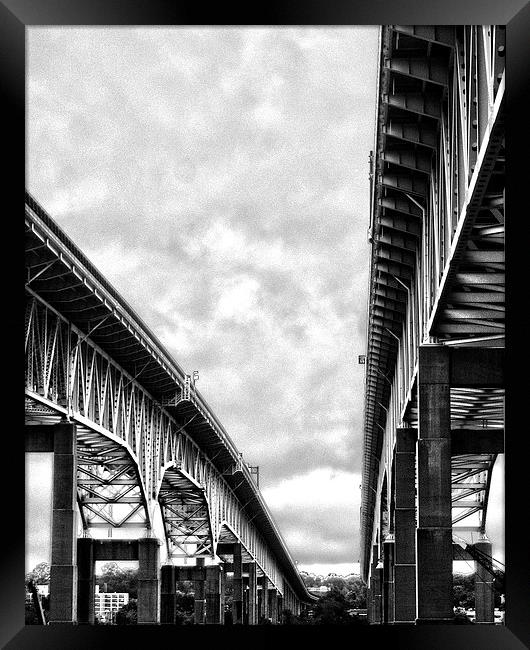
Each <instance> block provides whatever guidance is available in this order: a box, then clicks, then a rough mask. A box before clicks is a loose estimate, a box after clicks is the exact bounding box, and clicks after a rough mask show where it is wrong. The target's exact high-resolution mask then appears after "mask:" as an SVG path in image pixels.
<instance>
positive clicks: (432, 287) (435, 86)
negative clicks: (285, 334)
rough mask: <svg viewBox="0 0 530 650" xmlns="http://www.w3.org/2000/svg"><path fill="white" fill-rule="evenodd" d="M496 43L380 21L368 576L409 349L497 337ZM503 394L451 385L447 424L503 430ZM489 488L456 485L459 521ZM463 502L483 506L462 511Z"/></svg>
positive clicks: (500, 89) (413, 353) (478, 517)
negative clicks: (465, 492) (466, 491)
mask: <svg viewBox="0 0 530 650" xmlns="http://www.w3.org/2000/svg"><path fill="white" fill-rule="evenodd" d="M504 53H505V43H504V29H503V27H499V26H491V25H490V26H459V27H453V26H401V25H392V26H385V27H382V29H381V38H380V68H379V80H378V84H379V101H378V112H377V125H376V146H375V152H374V154H373V155H372V156H371V170H370V175H371V179H372V186H371V187H372V210H371V219H370V229H369V241H370V242H371V244H372V256H371V270H370V302H369V317H368V334H367V339H368V350H367V363H366V395H365V409H364V452H363V454H364V455H363V479H362V480H363V484H362V497H361V501H362V504H361V545H362V549H361V558H360V559H361V567H362V573H363V576H364V577H365V578H366V577H367V575H368V570H369V563H370V552H371V549H372V545H373V543H374V539H376V537H377V526H378V522H377V517H375V516H374V511H375V509H376V507H377V503H379V501H380V499H381V490H382V483H383V479H382V477H383V475H384V473H385V470H386V469H388V468H389V467H390V466H391V463H392V449H393V445H394V435H395V434H394V430H395V427H397V426H415V425H416V419H417V412H416V394H415V391H416V383H415V379H416V373H417V350H418V346H419V345H420V343H423V342H439V343H444V342H445V343H447V344H455V345H475V346H500V347H503V345H504V167H505V151H504V122H503V119H504V118H503V114H504ZM396 292H398V293H396ZM502 402H503V391H502V390H496V391H487V390H469V391H467V392H466V390H465V389H453V390H452V392H451V419H452V422H453V426H465V423H466V422H475V426H476V422H477V421H478V422H480V421H484V422H487V426H502V422H503V413H502ZM494 460H495V458H494V456H484V458H483V459H482V461H484V464H481V465H480V467H481V468H482V469H481V471H483V472H485V474H484V476H483V478H484V480H481V481H480V484H481V485H484V486H487V485H489V478H490V477H491V470H492V467H493V463H494ZM482 461H477V462H479V464H480V463H482ZM453 462H454V472H455V475H458V472H457V469H456V468H457V466H458V463H459V460H458V458H455V459H454V461H453ZM454 485H455V486H456V485H458V481H455V484H454ZM487 493H488V488H486V487H484V488H482V489H481V490H479V491H478V492H474V493H473V497H472V498H470V499H464V500H462V498H461V497H460V494H461V491H460V490H459V489H458V488H457V487H455V488H454V490H453V502H454V504H457V502H458V505H455V510H454V512H455V520H456V519H458V521H457V522H456V523H457V524H460V522H462V520H465V519H466V517H468V518H469V519H474V524H473V525H472V526H468V527H467V528H469V529H473V530H475V529H477V530H478V529H483V527H484V524H485V514H486V505H487ZM470 500H473V501H476V502H477V503H479V504H481V505H480V507H479V506H477V505H475V506H473V508H464V507H462V504H463V503H464V504H465V503H466V501H470ZM466 513H468V514H466ZM464 523H468V522H467V521H465V522H464ZM475 524H476V525H475ZM477 527H478V528H477Z"/></svg>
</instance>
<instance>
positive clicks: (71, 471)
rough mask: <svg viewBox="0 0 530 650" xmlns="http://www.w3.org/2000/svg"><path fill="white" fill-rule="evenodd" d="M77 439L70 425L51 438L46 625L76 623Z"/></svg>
mask: <svg viewBox="0 0 530 650" xmlns="http://www.w3.org/2000/svg"><path fill="white" fill-rule="evenodd" d="M76 508H77V439H76V429H75V425H73V424H57V425H55V427H54V434H53V510H52V558H51V559H52V561H51V567H50V623H51V624H57V623H70V624H71V623H75V622H76V620H77V521H76Z"/></svg>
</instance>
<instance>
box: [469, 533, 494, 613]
mask: <svg viewBox="0 0 530 650" xmlns="http://www.w3.org/2000/svg"><path fill="white" fill-rule="evenodd" d="M473 546H474V547H475V549H476V550H477V551H481V552H482V553H484V554H485V555H486V556H488V557H491V542H490V541H489V540H487V539H482V540H480V541H478V542H475V544H473ZM489 566H490V568H491V562H489ZM493 582H494V581H493V576H492V575H491V573H490V572H489V571H488V570H487V569H486V567H484V566H483V565H482V564H480V563H479V562H477V561H475V623H477V624H478V623H480V624H481V625H488V624H489V625H493V623H494V622H495V598H494V589H493Z"/></svg>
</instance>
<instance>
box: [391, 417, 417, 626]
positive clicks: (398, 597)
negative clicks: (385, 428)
mask: <svg viewBox="0 0 530 650" xmlns="http://www.w3.org/2000/svg"><path fill="white" fill-rule="evenodd" d="M416 438H417V431H416V429H412V428H400V429H397V430H396V455H395V509H394V541H395V544H394V623H396V624H400V623H405V624H412V623H414V622H415V621H416V496H415V473H416Z"/></svg>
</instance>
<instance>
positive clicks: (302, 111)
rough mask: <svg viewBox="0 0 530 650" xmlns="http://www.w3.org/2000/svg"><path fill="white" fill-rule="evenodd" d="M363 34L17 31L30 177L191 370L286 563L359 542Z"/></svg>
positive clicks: (369, 83) (373, 62)
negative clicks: (252, 482) (260, 498)
mask: <svg viewBox="0 0 530 650" xmlns="http://www.w3.org/2000/svg"><path fill="white" fill-rule="evenodd" d="M377 40H378V28H377V27H371V26H362V27H348V28H345V27H341V28H337V27H336V28H328V27H326V28H323V27H322V28H321V27H319V28H307V27H301V28H286V27H283V28H282V27H275V28H248V27H246V28H242V27H237V28H221V27H214V28H205V27H202V28H180V27H175V28H123V27H122V28H98V29H93V28H73V27H70V28H30V29H28V31H27V44H28V48H27V57H28V58H27V186H28V189H29V191H30V192H31V193H32V194H33V195H34V196H35V198H36V199H37V200H38V201H39V202H40V203H41V204H42V205H43V207H44V208H45V209H46V210H47V211H48V212H49V213H50V214H51V216H52V217H53V218H54V219H55V220H56V221H57V222H58V223H59V225H60V226H61V227H62V228H63V229H64V230H65V231H66V233H67V234H68V235H69V236H70V237H71V238H72V239H73V240H74V241H75V242H76V244H77V245H78V246H79V247H80V248H81V250H82V251H83V252H84V253H85V254H86V255H87V256H88V257H89V258H90V259H91V260H92V261H93V262H94V264H95V265H96V266H97V267H98V268H99V269H100V270H101V271H102V273H103V274H104V275H105V276H106V277H107V278H108V279H109V280H110V282H111V283H112V284H114V286H115V287H116V288H117V289H118V290H119V291H120V292H121V294H122V295H123V296H124V298H125V299H126V300H127V301H128V302H129V303H130V304H131V305H132V306H133V307H134V309H135V310H136V311H137V312H138V313H139V315H140V317H141V318H142V319H143V320H144V321H145V322H146V323H147V325H148V326H149V327H150V328H151V330H152V331H153V332H154V333H155V335H156V336H157V337H158V338H159V339H160V340H161V341H162V343H163V344H164V345H165V346H166V348H167V349H168V351H169V352H170V353H171V354H172V355H173V357H174V358H175V360H176V361H177V362H178V363H179V364H180V365H181V366H182V367H183V368H184V369H185V370H186V371H187V372H191V371H192V370H199V373H200V378H199V383H198V388H199V390H200V392H201V393H202V395H203V396H204V398H205V399H206V401H207V402H208V403H209V404H210V406H211V407H212V408H213V410H214V412H215V413H216V415H217V416H218V417H219V419H220V420H221V422H222V423H223V425H224V427H225V428H226V430H227V431H228V433H229V435H230V436H231V438H232V439H233V440H234V442H235V444H236V446H237V447H238V448H239V450H240V451H241V452H243V455H244V458H245V460H246V461H247V462H249V463H251V464H253V465H259V471H260V487H261V488H262V492H263V495H264V497H265V500H266V501H267V503H268V505H269V507H270V509H271V511H272V513H273V515H274V517H275V520H276V521H277V523H278V525H279V528H280V530H281V531H282V534H283V536H284V538H285V540H286V542H287V544H288V546H289V548H290V550H291V553H292V555H293V558H294V559H295V560H296V561H298V563H299V566H300V567H301V568H307V569H311V568H316V569H320V570H321V571H322V570H325V571H326V572H327V571H328V570H336V571H337V572H345V571H349V570H351V569H352V568H353V567H354V563H357V561H358V558H359V534H358V528H359V507H360V489H359V486H360V483H361V447H362V414H363V410H362V409H363V393H364V387H363V374H364V372H363V371H364V366H359V365H358V364H357V355H358V354H362V353H364V351H365V343H366V333H365V328H366V305H367V285H368V261H369V252H370V251H369V245H368V243H367V237H366V232H367V228H368V215H369V188H368V155H369V152H370V150H371V149H372V148H373V137H374V136H373V130H374V123H375V99H376V69H377ZM40 467H41V468H43V467H44V465H42V464H41V465H40ZM31 473H32V475H33V476H34V477H39V478H38V479H36V480H38V481H41V483H42V482H43V481H44V478H40V477H41V476H43V474H45V473H46V470H45V469H43V472H41V473H40V474H39V473H38V471H37V467H36V465H35V466H34V468H33V470H32V472H31ZM42 494H43V495H44V494H45V490H43V491H42ZM43 498H44V496H43ZM46 498H47V497H46ZM28 507H33V508H40V505H39V504H36V503H35V502H33V505H31V506H30V505H28ZM30 520H31V517H30ZM32 535H33V536H32ZM42 548H45V545H43V544H42V528H41V529H40V533H32V531H31V530H29V546H28V554H29V555H30V557H31V558H32V559H30V558H28V560H29V562H32V561H33V559H34V558H36V557H37V555H38V553H39V552H42V551H40V550H39V551H37V550H34V549H42ZM33 553H35V555H33Z"/></svg>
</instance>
